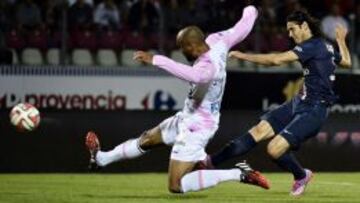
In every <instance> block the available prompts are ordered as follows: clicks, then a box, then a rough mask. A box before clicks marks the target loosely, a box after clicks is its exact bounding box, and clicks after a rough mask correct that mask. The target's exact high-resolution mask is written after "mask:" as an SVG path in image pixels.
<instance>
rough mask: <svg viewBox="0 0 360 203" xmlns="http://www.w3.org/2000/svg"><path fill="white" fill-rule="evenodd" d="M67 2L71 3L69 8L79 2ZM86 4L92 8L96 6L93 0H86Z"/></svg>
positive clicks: (70, 0) (74, 0)
mask: <svg viewBox="0 0 360 203" xmlns="http://www.w3.org/2000/svg"><path fill="white" fill-rule="evenodd" d="M67 1H68V3H69V6H72V5H74V4H75V3H76V2H77V0H67ZM85 2H86V3H87V4H89V5H91V6H94V1H93V0H85Z"/></svg>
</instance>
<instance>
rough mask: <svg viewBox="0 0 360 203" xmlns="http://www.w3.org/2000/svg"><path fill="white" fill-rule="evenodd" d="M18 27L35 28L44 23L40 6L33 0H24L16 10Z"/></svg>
mask: <svg viewBox="0 0 360 203" xmlns="http://www.w3.org/2000/svg"><path fill="white" fill-rule="evenodd" d="M16 20H17V23H18V28H20V29H23V28H24V29H27V30H33V29H34V28H39V27H40V26H41V25H42V19H41V11H40V8H39V7H38V6H37V5H36V4H35V3H34V2H33V0H23V2H22V3H20V5H19V7H18V8H17V10H16Z"/></svg>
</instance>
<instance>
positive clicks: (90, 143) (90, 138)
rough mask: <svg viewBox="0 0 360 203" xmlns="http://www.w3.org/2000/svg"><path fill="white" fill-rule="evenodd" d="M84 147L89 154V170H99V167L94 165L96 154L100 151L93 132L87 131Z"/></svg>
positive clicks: (97, 140)
mask: <svg viewBox="0 0 360 203" xmlns="http://www.w3.org/2000/svg"><path fill="white" fill-rule="evenodd" d="M85 145H86V147H87V148H88V150H89V152H90V161H89V169H90V170H96V169H98V168H99V166H98V165H97V163H96V154H97V152H98V151H99V150H100V142H99V139H98V137H97V135H96V134H95V133H94V132H92V131H89V132H88V133H87V134H86V140H85Z"/></svg>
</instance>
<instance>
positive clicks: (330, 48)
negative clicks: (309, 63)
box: [326, 44, 334, 54]
mask: <svg viewBox="0 0 360 203" xmlns="http://www.w3.org/2000/svg"><path fill="white" fill-rule="evenodd" d="M326 49H327V50H328V51H329V52H330V53H332V54H334V47H333V46H332V45H330V44H326Z"/></svg>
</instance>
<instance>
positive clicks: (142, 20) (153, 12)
mask: <svg viewBox="0 0 360 203" xmlns="http://www.w3.org/2000/svg"><path fill="white" fill-rule="evenodd" d="M128 24H129V27H130V29H131V30H132V31H140V32H144V33H149V32H155V31H157V30H158V29H159V14H158V11H157V9H156V7H155V5H154V3H153V1H151V0H140V1H138V2H136V3H134V4H133V5H132V6H131V8H130V11H129V17H128Z"/></svg>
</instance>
